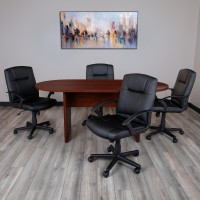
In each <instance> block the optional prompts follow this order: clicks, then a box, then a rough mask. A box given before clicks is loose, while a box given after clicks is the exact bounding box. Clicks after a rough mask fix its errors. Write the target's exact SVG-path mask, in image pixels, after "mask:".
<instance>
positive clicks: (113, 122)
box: [87, 115, 147, 140]
mask: <svg viewBox="0 0 200 200" xmlns="http://www.w3.org/2000/svg"><path fill="white" fill-rule="evenodd" d="M124 120H125V118H123V117H121V116H119V115H104V116H103V117H98V116H92V117H89V118H88V120H87V126H88V128H89V129H90V130H91V131H92V132H93V133H94V134H95V135H98V136H99V137H102V138H105V139H109V140H119V139H121V138H125V137H130V136H131V135H135V134H138V133H141V132H142V131H141V130H144V131H145V130H146V128H147V127H146V126H144V125H143V124H139V123H137V122H132V123H131V125H132V127H133V132H132V133H130V131H129V129H128V127H127V126H123V125H122V123H123V122H124ZM137 130H138V131H137Z"/></svg>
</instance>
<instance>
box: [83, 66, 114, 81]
mask: <svg viewBox="0 0 200 200" xmlns="http://www.w3.org/2000/svg"><path fill="white" fill-rule="evenodd" d="M86 79H114V70H113V65H110V64H104V63H96V64H91V65H87V67H86Z"/></svg>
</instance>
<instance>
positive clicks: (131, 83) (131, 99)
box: [87, 74, 157, 140]
mask: <svg viewBox="0 0 200 200" xmlns="http://www.w3.org/2000/svg"><path fill="white" fill-rule="evenodd" d="M156 87H157V79H156V78H154V77H151V76H148V75H144V74H127V75H125V76H124V78H123V82H122V86H121V90H120V97H119V100H118V103H117V108H116V114H115V115H105V116H102V117H99V116H93V117H91V118H88V121H87V126H88V128H89V129H90V130H91V131H92V132H93V133H94V134H96V135H98V136H100V137H102V138H105V139H109V140H119V139H121V138H125V137H129V136H132V135H135V134H138V133H142V132H144V131H146V130H147V129H148V127H149V124H150V121H151V113H148V114H147V113H144V114H143V115H141V116H140V117H137V118H136V119H134V120H133V121H132V122H131V127H132V128H131V131H130V129H129V128H128V127H127V126H124V125H122V123H123V122H124V121H125V119H127V118H128V117H129V116H131V115H133V114H135V113H137V112H140V111H143V110H150V109H151V108H152V105H153V102H154V99H155V93H156Z"/></svg>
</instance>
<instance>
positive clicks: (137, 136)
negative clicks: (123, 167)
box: [135, 134, 140, 142]
mask: <svg viewBox="0 0 200 200" xmlns="http://www.w3.org/2000/svg"><path fill="white" fill-rule="evenodd" d="M135 141H136V142H140V134H137V135H135Z"/></svg>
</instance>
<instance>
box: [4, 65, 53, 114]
mask: <svg viewBox="0 0 200 200" xmlns="http://www.w3.org/2000/svg"><path fill="white" fill-rule="evenodd" d="M4 72H5V78H6V84H7V87H8V92H9V99H10V102H11V104H12V106H13V107H16V108H21V109H25V110H30V111H40V110H45V109H47V108H50V107H52V106H54V105H55V104H56V100H55V99H51V98H43V97H39V92H38V90H37V89H36V88H35V84H36V81H35V77H34V74H33V69H32V67H27V66H17V67H11V68H8V69H6V70H5V71H4ZM15 94H17V95H19V96H20V97H22V98H23V99H24V101H23V103H22V104H21V105H20V98H18V97H17V96H16V95H15Z"/></svg>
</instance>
